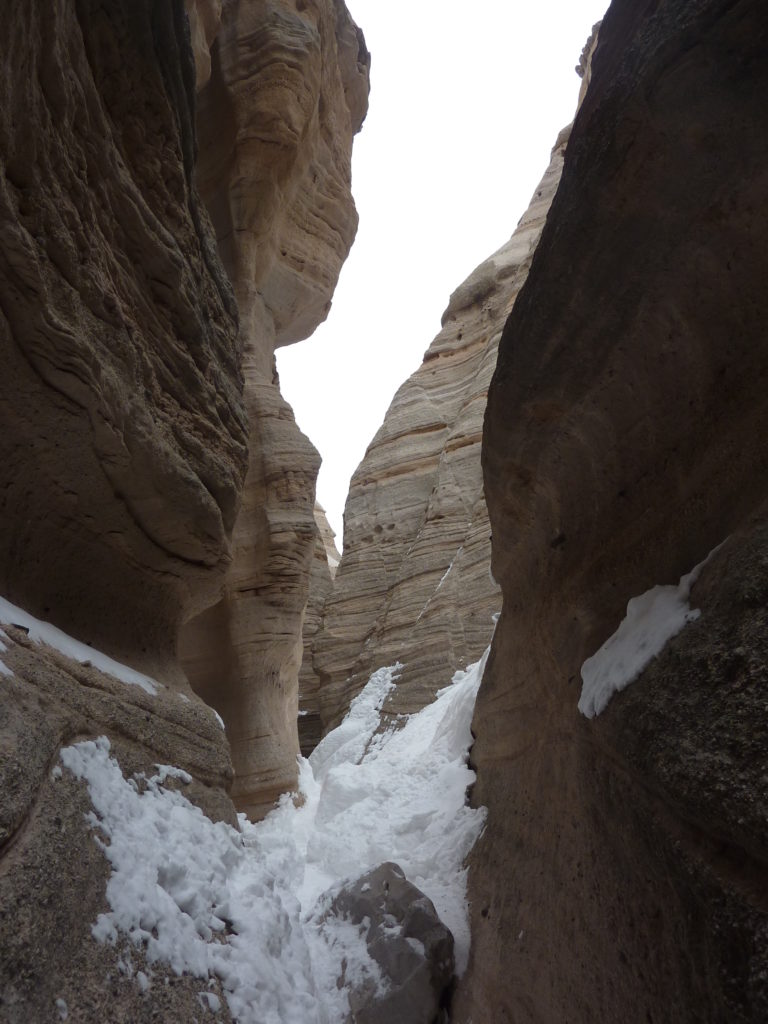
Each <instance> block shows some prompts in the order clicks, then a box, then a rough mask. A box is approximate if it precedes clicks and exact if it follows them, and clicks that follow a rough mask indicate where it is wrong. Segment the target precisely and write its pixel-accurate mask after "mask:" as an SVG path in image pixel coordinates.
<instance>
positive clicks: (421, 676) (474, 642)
mask: <svg viewBox="0 0 768 1024" xmlns="http://www.w3.org/2000/svg"><path fill="white" fill-rule="evenodd" d="M567 139H568V130H567V129H566V130H564V131H563V132H561V133H560V136H559V138H558V139H557V143H556V145H555V147H554V149H553V151H552V157H551V162H550V165H549V167H548V168H547V171H546V173H545V175H544V177H543V178H542V180H541V182H540V184H539V186H538V187H537V189H536V191H535V194H534V196H533V198H532V200H531V204H530V206H529V208H528V210H527V211H526V213H525V215H524V216H523V217H522V218H521V220H520V223H519V224H518V226H517V229H516V231H515V233H514V234H513V235H512V237H511V239H510V240H509V241H508V242H507V243H505V245H503V246H502V247H501V248H500V249H499V250H498V252H496V253H494V254H493V255H492V256H490V257H489V258H488V259H487V260H485V261H484V262H483V263H481V264H480V266H479V267H477V268H476V269H475V270H474V271H473V273H472V274H471V275H470V276H469V278H467V280H466V281H465V282H464V283H463V284H462V285H460V286H459V287H458V288H457V289H456V291H455V292H454V293H453V294H452V296H451V299H450V302H449V305H448V308H447V309H446V311H445V313H444V314H443V318H442V330H441V332H440V333H439V334H438V335H437V337H436V338H435V340H434V341H433V342H432V344H431V345H430V346H429V348H428V349H427V351H426V353H425V355H424V360H423V362H422V364H421V366H420V367H419V369H418V370H417V371H416V372H415V373H414V374H413V375H412V376H411V377H410V378H409V379H408V380H407V381H406V382H405V383H404V384H403V385H402V387H401V388H400V389H399V390H398V392H397V394H396V395H395V397H394V399H393V401H392V404H391V405H390V407H389V410H388V412H387V414H386V417H385V419H384V423H383V424H382V426H381V428H380V429H379V431H378V432H377V434H376V436H375V437H374V439H373V440H372V441H371V444H370V445H369V447H368V450H367V452H366V454H365V458H364V459H363V461H362V463H361V464H360V466H359V467H358V468H357V470H356V472H355V474H354V476H353V478H352V482H351V485H350V491H349V496H348V498H347V504H346V508H345V512H344V521H345V527H344V552H343V555H342V559H341V564H340V566H339V569H338V573H337V576H336V579H335V582H334V586H333V590H332V591H331V593H330V595H329V597H328V599H327V601H326V604H325V611H324V617H323V623H322V627H321V629H320V630H319V632H318V633H317V634H316V636H315V639H314V643H313V647H312V655H313V668H314V671H315V672H316V674H317V675H318V676H319V679H320V691H319V695H320V717H321V721H322V726H323V729H324V730H326V731H327V730H328V729H329V728H332V727H333V726H334V725H336V724H338V722H339V721H340V719H341V718H342V717H343V716H344V714H345V713H346V710H347V708H348V706H349V702H350V700H351V699H352V698H353V697H354V696H355V695H356V694H357V693H358V692H359V691H360V690H361V689H362V687H363V686H364V685H365V683H366V682H367V681H368V678H369V676H370V675H371V673H372V672H374V671H375V670H376V669H378V668H380V667H382V666H384V665H391V664H394V662H396V661H400V662H401V663H403V665H404V668H403V671H402V673H401V675H400V677H399V679H398V684H397V689H396V690H395V692H394V693H393V694H392V695H391V697H390V699H389V701H388V703H387V710H388V712H389V713H390V714H394V715H396V714H408V713H411V712H414V711H417V710H419V708H421V707H423V706H424V705H425V704H429V703H430V702H431V701H432V699H433V698H434V695H435V692H436V690H437V689H438V688H439V687H441V686H444V685H445V684H446V682H447V681H448V680H450V678H451V676H452V675H453V673H454V672H455V671H456V669H457V668H460V667H466V665H467V664H469V663H470V662H472V661H475V660H477V658H479V657H480V655H481V654H482V652H483V650H484V649H485V647H486V646H487V645H488V643H489V641H490V638H491V635H492V632H493V616H494V614H495V613H496V612H498V611H499V609H500V605H501V597H500V593H499V589H498V587H497V585H496V583H495V582H494V580H493V578H492V577H491V576H490V574H489V571H488V567H489V562H490V526H489V523H488V515H487V511H486V507H485V500H484V497H483V483H482V475H481V468H480V440H481V434H482V421H483V413H484V411H485V401H486V394H487V390H488V384H489V382H490V379H491V374H492V373H493V368H494V365H495V363H496V352H497V348H498V343H499V338H500V336H501V330H502V327H503V325H504V322H505V320H506V318H507V315H508V314H509V310H510V309H511V307H512V304H513V303H514V301H515V297H516V295H517V293H518V291H519V290H520V287H521V285H522V283H523V281H524V280H525V277H526V274H527V273H528V268H529V266H530V261H531V256H532V254H533V251H534V249H535V247H536V244H537V241H538V238H539V235H540V233H541V229H542V227H543V224H544V220H545V218H546V215H547V210H548V208H549V204H550V202H551V200H552V196H553V195H554V193H555V190H556V188H557V184H558V181H559V179H560V170H561V168H562V160H563V151H564V149H565V145H566V142H567Z"/></svg>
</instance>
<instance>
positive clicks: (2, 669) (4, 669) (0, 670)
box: [0, 629, 13, 676]
mask: <svg viewBox="0 0 768 1024" xmlns="http://www.w3.org/2000/svg"><path fill="white" fill-rule="evenodd" d="M7 639H8V635H7V633H4V632H3V631H2V629H0V654H2V653H3V651H7V650H8V648H7V646H6V645H5V644H4V643H3V641H4V640H7ZM12 675H13V672H12V671H11V670H10V669H9V668H8V666H7V665H4V664H3V662H2V661H0V676H12Z"/></svg>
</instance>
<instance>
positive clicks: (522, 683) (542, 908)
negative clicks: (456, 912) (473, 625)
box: [454, 0, 768, 1024]
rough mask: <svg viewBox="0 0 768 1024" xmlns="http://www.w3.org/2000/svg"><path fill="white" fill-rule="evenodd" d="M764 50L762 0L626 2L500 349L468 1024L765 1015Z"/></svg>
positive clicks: (767, 420)
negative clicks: (663, 627)
mask: <svg viewBox="0 0 768 1024" xmlns="http://www.w3.org/2000/svg"><path fill="white" fill-rule="evenodd" d="M766 31H767V29H766V23H765V18H764V10H763V7H762V5H761V4H759V3H756V2H747V3H743V4H739V5H738V6H737V7H734V6H733V5H731V4H727V3H721V2H717V0H712V2H708V3H706V4H703V5H695V6H691V5H681V4H662V5H660V6H658V7H656V8H655V9H654V12H653V16H652V17H651V15H649V14H648V13H647V12H646V10H645V9H643V8H640V7H638V6H637V5H635V4H632V3H630V2H625V0H617V2H614V3H613V4H612V6H611V9H610V10H609V12H608V14H607V15H606V18H605V20H604V22H603V26H602V29H601V35H600V42H599V44H598V47H597V51H596V53H595V58H594V63H593V76H592V82H591V84H590V87H589V89H588V91H587V94H586V97H585V99H584V103H583V105H582V108H581V110H580V112H579V115H578V116H577V118H576V121H575V124H574V128H573V132H572V136H571V140H570V142H569V145H568V149H567V152H566V158H565V168H564V171H563V177H562V181H561V185H560V189H559V191H558V193H557V196H556V198H555V201H554V203H553V205H552V208H551V211H550V218H549V220H548V222H547V225H546V227H545V229H544V232H543V234H542V237H541V241H540V243H539V247H538V249H537V251H536V255H535V257H534V260H533V264H532V267H531V270H530V274H529V276H528V280H527V282H526V285H525V287H524V289H523V290H522V291H521V293H520V295H519V297H518V300H517V302H516V304H515V307H514V309H513V311H512V314H511V316H510V319H509V321H508V323H507V326H506V328H505V331H504V336H503V338H502V342H501V345H500V349H499V361H498V367H497V370H496V374H495V376H494V379H493V382H492V385H491V389H490V394H489V400H488V410H487V414H486V423H485V431H486V433H485V439H484V447H483V459H484V473H485V486H486V494H487V498H488V505H489V510H490V518H491V523H492V527H493V571H494V575H495V576H496V578H497V579H498V580H499V581H500V582H501V585H502V588H503V591H504V611H503V614H502V618H501V621H500V623H499V627H498V629H497V633H496V638H495V640H494V647H493V653H492V655H491V659H490V661H489V666H488V670H487V673H486V677H485V680H484V682H483V685H482V688H481V691H480V695H479V699H478V704H477V709H476V714H475V720H474V725H473V731H474V732H475V734H476V736H477V741H476V743H475V746H474V748H473V753H472V759H473V763H474V764H475V765H476V767H477V771H478V781H477V785H476V787H475V791H474V794H473V800H475V801H477V803H480V804H485V805H486V806H487V807H488V811H489V817H488V827H487V830H486V832H485V834H484V836H483V837H482V839H481V840H480V842H479V844H478V846H477V847H476V849H475V851H474V852H473V855H472V866H471V872H470V905H471V908H472V926H473V947H472V959H471V962H470V967H469V971H468V974H467V976H466V977H465V979H464V981H463V982H462V985H461V987H460V991H459V993H458V996H457V1001H456V1003H455V1004H454V1013H455V1015H456V1019H458V1020H462V1021H464V1020H469V1019H474V1020H495V1021H502V1020H514V1021H515V1022H521V1024H524V1022H533V1021H537V1022H538V1021H555V1020H565V1019H568V1020H570V1021H573V1022H587V1021H618V1020H621V1021H627V1022H630V1024H635V1022H637V1024H640V1022H647V1021H649V1020H654V1021H662V1020H663V1021H668V1020H680V1021H694V1020H707V1021H715V1020H734V1021H735V1020H759V1019H762V1018H763V1017H764V1016H765V1014H766V1012H767V1008H768V991H766V985H765V980H764V979H765V977H766V963H767V962H768V950H767V949H766V944H765V935H766V924H767V923H768V922H766V915H765V901H764V886H763V883H762V881H761V880H762V879H764V876H765V870H766V857H765V846H766V840H767V839H768V834H767V833H766V826H765V820H766V819H765V815H764V812H763V808H762V791H761V784H760V783H758V782H757V780H756V779H755V778H754V777H753V776H752V774H751V772H752V768H751V766H752V765H756V764H759V765H760V766H761V768H760V771H763V770H764V767H765V764H766V763H767V761H766V758H767V755H768V732H767V731H766V718H765V714H764V712H763V711H762V710H758V705H757V701H758V700H764V695H765V665H766V661H767V660H768V633H766V628H765V621H764V619H765V614H764V607H765V605H764V601H763V598H762V596H761V595H763V594H764V590H765V564H766V557H765V550H766V549H765V527H764V520H763V515H764V513H763V512H762V511H761V509H764V502H765V499H766V497H768V494H767V492H768V487H767V486H766V481H767V480H768V476H767V475H766V447H765V441H764V439H765V437H766V431H767V430H768V405H767V404H766V401H765V393H766V392H765V382H766V374H767V372H768V346H767V343H766V339H768V303H767V302H766V292H765V284H764V282H765V279H766V272H768V265H767V260H766V254H767V253H768V248H767V247H766V244H765V239H766V236H767V235H768V218H767V217H766V206H765V203H764V202H763V197H764V196H765V191H766V170H765V168H766V166H768V161H767V157H768V152H767V151H766V136H765V132H764V120H765V103H766V99H768V77H767V76H766V64H765V61H764V60H763V54H764V52H765V46H766V43H767V42H768V38H767V37H766ZM728 535H731V540H730V541H729V542H728V544H727V545H726V546H725V547H723V548H722V550H721V552H720V553H719V554H718V556H717V557H716V558H715V559H713V561H712V562H711V563H710V565H709V566H708V567H707V569H706V570H705V572H704V573H703V574H702V577H701V579H700V581H699V583H698V584H697V586H696V587H695V588H694V591H693V595H692V602H693V604H694V605H698V606H700V607H701V609H702V615H701V618H700V619H699V620H698V621H697V622H696V623H694V624H693V625H690V626H688V627H687V628H686V630H685V631H684V632H683V633H682V634H680V636H679V637H678V638H677V639H676V640H675V641H673V642H672V643H670V645H669V646H668V648H667V649H666V651H665V653H664V655H663V656H662V658H660V659H659V660H658V661H657V662H656V663H654V664H653V665H652V666H651V667H650V668H649V669H648V670H647V671H646V673H645V674H644V676H643V677H642V678H641V679H640V680H638V681H637V682H635V683H634V684H633V686H631V687H630V688H629V689H628V690H627V691H625V693H624V694H621V695H619V696H617V697H615V698H614V701H613V702H612V704H611V705H610V707H609V708H608V710H607V711H606V712H605V714H604V715H603V716H601V717H599V718H597V719H594V720H591V721H588V720H586V719H584V718H583V717H581V716H580V715H579V713H578V711H577V708H576V704H577V700H578V697H579V691H580V681H579V672H580V666H581V664H582V663H583V661H584V659H585V658H586V657H588V656H589V655H591V654H593V653H594V651H595V650H596V649H597V647H598V646H599V645H600V644H601V643H602V642H603V641H604V640H605V639H606V638H607V637H608V636H609V635H610V634H611V633H612V632H613V631H614V630H615V628H616V627H617V625H618V623H619V621H620V620H621V618H622V616H623V614H624V610H625V607H626V603H627V600H628V599H629V598H630V597H632V596H634V595H636V594H639V593H642V592H643V591H645V590H647V589H648V588H649V587H651V586H653V585H654V584H657V583H670V582H676V581H677V579H678V578H679V577H680V575H681V574H682V573H684V572H686V571H688V570H689V569H690V568H692V566H693V565H695V564H696V563H697V562H699V561H700V560H701V559H702V558H703V557H704V555H706V554H707V552H708V551H710V550H711V549H712V548H713V547H714V546H715V545H716V544H718V543H719V542H721V541H723V540H724V538H726V537H727V536H728ZM758 695H762V696H760V697H759V696H758Z"/></svg>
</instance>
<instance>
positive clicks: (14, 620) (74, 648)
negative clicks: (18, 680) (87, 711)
mask: <svg viewBox="0 0 768 1024" xmlns="http://www.w3.org/2000/svg"><path fill="white" fill-rule="evenodd" d="M0 622H2V623H5V624H6V625H9V624H10V625H13V626H22V627H23V628H24V629H26V630H28V631H29V638H30V640H34V641H35V643H38V644H41V643H42V644H48V646H49V647H53V648H55V649H56V650H57V651H60V652H61V653H62V654H66V656H67V657H68V658H72V659H73V660H74V661H79V662H80V664H81V665H82V664H83V663H84V662H86V661H87V662H90V664H91V665H93V667H94V668H97V669H99V670H100V671H101V672H106V673H107V675H110V676H114V677H115V679H119V680H120V681H121V682H123V683H130V684H131V685H132V686H140V687H141V688H142V690H146V692H147V693H151V694H152V696H155V695H156V694H157V687H158V684H157V683H156V682H155V680H154V679H150V677H149V676H145V675H142V673H141V672H136V671H134V670H133V669H132V668H129V667H128V666H127V665H121V664H120V662H119V661H113V660H112V658H109V657H108V656H107V655H106V654H102V653H101V651H96V650H94V648H93V647H89V646H88V645H87V644H83V643H80V641H79V640H75V639H74V638H73V637H71V636H69V635H68V634H67V633H63V632H62V631H61V630H60V629H57V628H56V626H52V625H51V624H50V622H42V621H41V620H40V619H36V618H35V617H34V616H32V615H30V614H29V613H28V612H25V611H23V610H22V609H21V608H18V607H17V606H16V605H15V604H11V602H10V601H6V600H5V598H3V597H0ZM3 636H5V634H3ZM5 639H6V640H7V639H8V638H7V637H5ZM0 649H4V648H0ZM7 671H8V670H7V669H6V672H7ZM0 673H2V668H0Z"/></svg>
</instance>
